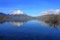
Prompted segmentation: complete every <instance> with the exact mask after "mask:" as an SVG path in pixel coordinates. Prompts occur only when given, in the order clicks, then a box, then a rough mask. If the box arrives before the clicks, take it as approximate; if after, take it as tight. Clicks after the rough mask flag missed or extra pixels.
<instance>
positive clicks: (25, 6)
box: [0, 0, 60, 16]
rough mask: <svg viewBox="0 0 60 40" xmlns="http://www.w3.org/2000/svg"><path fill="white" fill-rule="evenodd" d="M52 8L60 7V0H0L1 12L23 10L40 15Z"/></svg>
mask: <svg viewBox="0 0 60 40" xmlns="http://www.w3.org/2000/svg"><path fill="white" fill-rule="evenodd" d="M50 9H54V10H55V9H60V0H0V12H4V13H7V14H8V13H10V12H11V11H14V10H22V11H23V12H25V13H27V14H29V15H32V16H34V15H39V14H41V13H40V12H42V11H45V10H50Z"/></svg>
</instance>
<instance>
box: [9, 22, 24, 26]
mask: <svg viewBox="0 0 60 40" xmlns="http://www.w3.org/2000/svg"><path fill="white" fill-rule="evenodd" d="M10 23H11V24H12V25H15V26H21V25H23V24H24V23H25V22H15V21H13V22H10Z"/></svg>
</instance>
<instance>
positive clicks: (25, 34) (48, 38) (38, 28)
mask: <svg viewBox="0 0 60 40" xmlns="http://www.w3.org/2000/svg"><path fill="white" fill-rule="evenodd" d="M0 40H60V27H53V26H49V25H48V24H47V23H45V22H41V21H37V20H36V21H34V20H32V21H27V22H15V21H12V22H0Z"/></svg>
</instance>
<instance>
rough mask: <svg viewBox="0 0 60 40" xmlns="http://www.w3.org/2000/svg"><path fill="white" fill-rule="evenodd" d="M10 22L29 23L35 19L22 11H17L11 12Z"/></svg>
mask: <svg viewBox="0 0 60 40" xmlns="http://www.w3.org/2000/svg"><path fill="white" fill-rule="evenodd" d="M9 17H10V18H9V20H12V21H13V20H15V21H27V20H31V19H33V17H31V16H29V15H27V14H25V13H24V12H21V11H20V10H15V11H12V12H11V15H9Z"/></svg>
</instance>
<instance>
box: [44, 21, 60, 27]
mask: <svg viewBox="0 0 60 40" xmlns="http://www.w3.org/2000/svg"><path fill="white" fill-rule="evenodd" d="M44 22H45V23H46V24H48V25H49V26H50V27H54V28H57V27H59V26H60V22H59V21H55V20H54V21H44Z"/></svg>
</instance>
